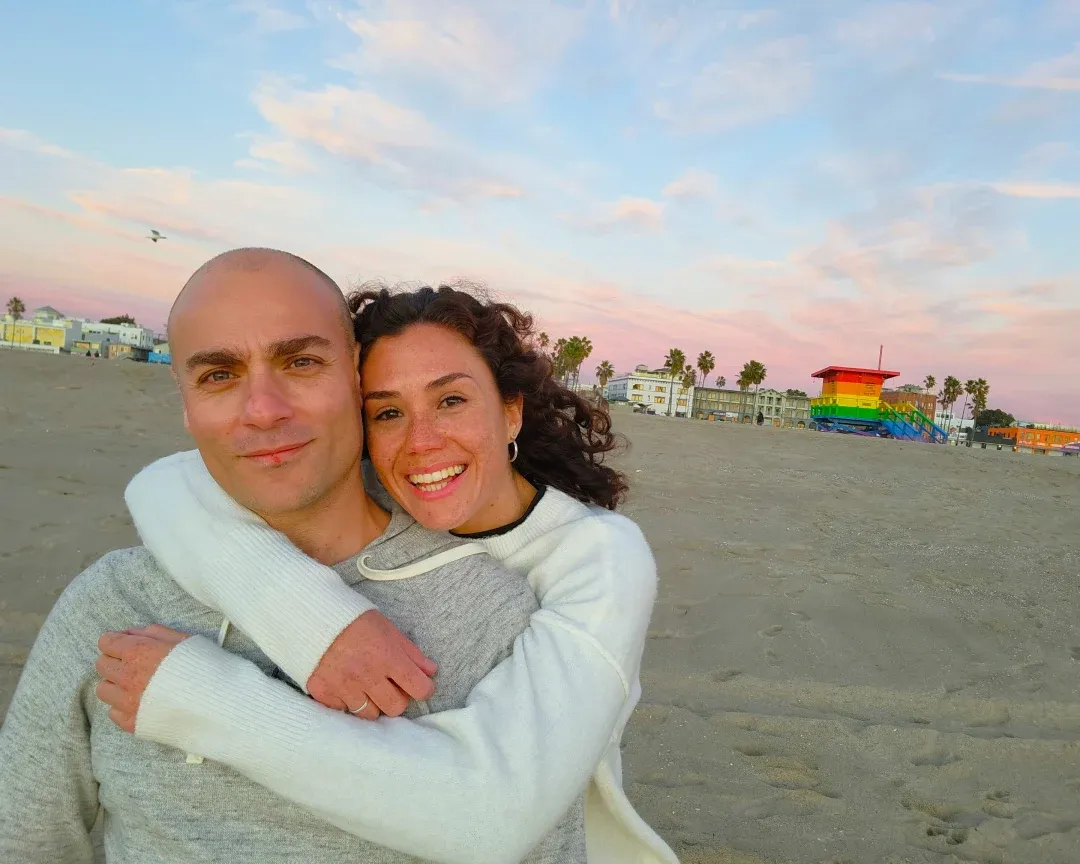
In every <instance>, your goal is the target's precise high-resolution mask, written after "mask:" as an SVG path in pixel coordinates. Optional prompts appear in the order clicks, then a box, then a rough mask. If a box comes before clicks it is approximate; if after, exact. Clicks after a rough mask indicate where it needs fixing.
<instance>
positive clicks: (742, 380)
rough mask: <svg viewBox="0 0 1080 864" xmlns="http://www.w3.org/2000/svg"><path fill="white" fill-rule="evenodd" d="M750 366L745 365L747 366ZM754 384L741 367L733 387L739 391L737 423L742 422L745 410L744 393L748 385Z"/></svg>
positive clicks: (748, 387) (744, 368) (744, 367)
mask: <svg viewBox="0 0 1080 864" xmlns="http://www.w3.org/2000/svg"><path fill="white" fill-rule="evenodd" d="M749 365H750V364H747V366H749ZM753 383H754V382H753V381H751V380H750V377H749V373H748V372H747V371H746V366H743V368H742V371H741V372H740V373H739V377H738V378H737V379H735V386H736V387H738V388H739V390H740V391H741V395H740V396H739V422H740V423H742V421H743V412H744V411H745V410H746V391H747V390H748V389H750V385H751V384H753Z"/></svg>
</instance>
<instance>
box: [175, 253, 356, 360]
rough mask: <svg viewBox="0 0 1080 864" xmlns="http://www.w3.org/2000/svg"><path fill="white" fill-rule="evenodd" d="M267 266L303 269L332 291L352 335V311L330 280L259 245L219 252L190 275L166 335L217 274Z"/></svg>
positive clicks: (208, 289) (288, 256)
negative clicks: (187, 306)
mask: <svg viewBox="0 0 1080 864" xmlns="http://www.w3.org/2000/svg"><path fill="white" fill-rule="evenodd" d="M270 267H274V268H281V267H284V268H290V267H292V268H297V269H299V270H302V271H306V275H308V276H314V277H315V281H316V282H318V283H321V284H322V285H324V286H325V287H326V288H327V290H329V291H332V292H333V297H334V299H335V300H336V301H337V303H338V307H339V313H340V317H341V324H342V327H343V329H344V330H345V333H346V335H347V337H348V339H349V340H350V341H351V340H352V339H353V338H354V337H353V319H352V313H351V312H350V311H349V306H348V304H347V302H346V301H345V296H344V295H343V294H342V293H341V289H340V288H339V287H338V285H337V283H336V282H335V281H334V280H333V279H331V278H330V277H329V276H327V275H326V274H325V273H324V272H323V271H322V270H320V269H319V268H318V267H316V266H315V265H314V264H312V263H311V262H310V261H307V260H305V259H304V258H301V257H300V256H299V255H293V254H292V253H291V252H283V251H281V250H280V249H263V248H259V247H245V248H241V249H231V250H229V251H228V252H222V253H221V254H220V255H217V256H215V257H214V258H211V259H210V260H209V261H207V262H206V263H205V264H203V265H202V266H201V267H200V268H199V269H198V270H196V271H195V272H194V273H192V274H191V277H190V278H189V279H188V281H187V282H185V283H184V287H183V288H181V289H180V293H179V294H178V295H177V296H176V300H174V301H173V305H172V309H170V310H169V320H168V323H167V324H166V333H167V334H168V335H169V338H170V339H171V336H172V328H173V321H174V320H175V318H176V316H177V313H178V311H180V312H182V311H183V309H184V306H185V304H188V303H191V302H198V301H199V300H200V299H202V298H204V297H207V296H211V295H212V293H213V289H214V285H213V280H214V278H215V277H216V276H219V275H222V274H226V273H230V272H243V273H257V272H259V271H262V270H266V269H267V268H270Z"/></svg>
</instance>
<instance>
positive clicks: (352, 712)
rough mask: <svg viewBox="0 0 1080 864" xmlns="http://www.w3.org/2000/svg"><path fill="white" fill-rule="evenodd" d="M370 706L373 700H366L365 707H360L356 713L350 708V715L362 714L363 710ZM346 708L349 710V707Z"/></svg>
mask: <svg viewBox="0 0 1080 864" xmlns="http://www.w3.org/2000/svg"><path fill="white" fill-rule="evenodd" d="M370 704H371V700H370V699H365V700H364V704H363V705H361V706H360V707H359V708H357V709H356V710H355V711H354V710H353V709H351V708H350V709H349V713H350V714H359V713H360V712H361V711H363V710H364V709H365V708H367V706H368V705H370ZM345 707H347V708H348V706H345Z"/></svg>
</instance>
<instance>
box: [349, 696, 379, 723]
mask: <svg viewBox="0 0 1080 864" xmlns="http://www.w3.org/2000/svg"><path fill="white" fill-rule="evenodd" d="M365 703H366V704H365ZM355 704H356V705H357V707H359V706H361V705H363V706H364V707H363V708H361V709H360V710H359V711H353V710H351V709H349V708H346V709H345V710H346V711H347V712H348V713H349V714H352V716H353V717H358V718H360V719H361V720H378V719H379V709H378V707H376V705H375V703H374V702H372V701H371V700H370V699H361V700H360V701H359V702H357V703H355Z"/></svg>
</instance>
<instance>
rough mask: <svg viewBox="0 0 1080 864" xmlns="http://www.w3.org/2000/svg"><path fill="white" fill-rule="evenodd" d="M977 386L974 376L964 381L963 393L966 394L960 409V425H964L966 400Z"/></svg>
mask: <svg viewBox="0 0 1080 864" xmlns="http://www.w3.org/2000/svg"><path fill="white" fill-rule="evenodd" d="M977 386H978V384H977V383H976V381H975V379H974V378H968V380H967V381H965V382H964V393H965V394H966V395H965V396H964V407H963V408H962V409H960V425H961V426H963V425H964V415H965V414H967V409H968V400H969V399H970V398H971V397H972V396H974V395H975V389H976V387H977Z"/></svg>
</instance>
